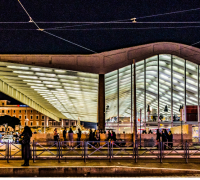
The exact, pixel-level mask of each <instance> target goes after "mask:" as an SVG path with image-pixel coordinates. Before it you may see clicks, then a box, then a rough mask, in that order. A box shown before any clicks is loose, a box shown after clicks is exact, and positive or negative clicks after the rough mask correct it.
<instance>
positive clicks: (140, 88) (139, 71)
mask: <svg viewBox="0 0 200 180" xmlns="http://www.w3.org/2000/svg"><path fill="white" fill-rule="evenodd" d="M144 91H145V90H144V60H142V61H140V62H137V63H136V108H137V126H138V127H139V128H138V129H139V130H138V133H142V130H144V127H143V123H144ZM140 109H141V119H140ZM140 126H141V128H140Z"/></svg>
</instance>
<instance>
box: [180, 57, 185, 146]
mask: <svg viewBox="0 0 200 180" xmlns="http://www.w3.org/2000/svg"><path fill="white" fill-rule="evenodd" d="M184 76H185V79H184V80H185V81H184V84H185V87H184V95H185V97H184V103H185V108H184V121H185V122H186V60H185V67H184ZM182 125H183V122H182V121H181V142H182V149H183V132H182V131H183V130H182V129H183V128H182Z"/></svg>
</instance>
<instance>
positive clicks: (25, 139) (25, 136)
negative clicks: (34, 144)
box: [21, 126, 32, 166]
mask: <svg viewBox="0 0 200 180" xmlns="http://www.w3.org/2000/svg"><path fill="white" fill-rule="evenodd" d="M31 137H32V131H31V129H30V127H28V126H25V127H24V131H23V132H22V134H21V138H22V159H24V164H22V166H29V159H30V158H31V150H30V138H31Z"/></svg>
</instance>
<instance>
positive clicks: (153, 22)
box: [0, 21, 200, 24]
mask: <svg viewBox="0 0 200 180" xmlns="http://www.w3.org/2000/svg"><path fill="white" fill-rule="evenodd" d="M34 22H35V23H37V24H85V23H90V24H94V23H105V24H133V23H132V22H121V21H120V22H118V21H113V22H106V21H105V22H102V21H99V22H82V21H80V22H73V21H66V22H65V21H46V22H45V21H38V22H36V21H34ZM198 23H200V21H174V22H173V21H167V22H162V21H149V22H148V21H143V22H137V24H198ZM0 24H30V22H25V21H19V22H9V21H7V22H0Z"/></svg>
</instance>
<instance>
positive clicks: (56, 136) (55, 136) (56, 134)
mask: <svg viewBox="0 0 200 180" xmlns="http://www.w3.org/2000/svg"><path fill="white" fill-rule="evenodd" d="M53 136H54V141H58V132H57V128H55V129H54V133H53Z"/></svg>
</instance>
